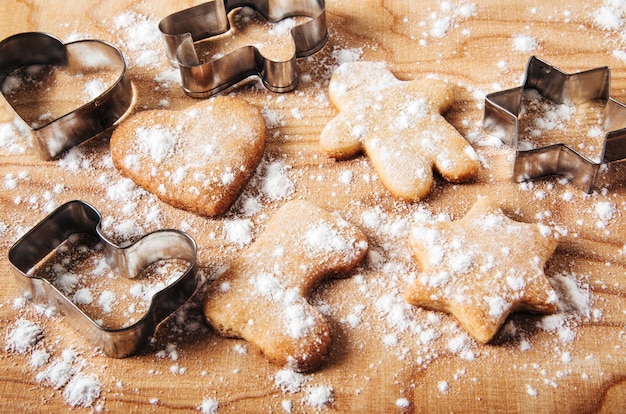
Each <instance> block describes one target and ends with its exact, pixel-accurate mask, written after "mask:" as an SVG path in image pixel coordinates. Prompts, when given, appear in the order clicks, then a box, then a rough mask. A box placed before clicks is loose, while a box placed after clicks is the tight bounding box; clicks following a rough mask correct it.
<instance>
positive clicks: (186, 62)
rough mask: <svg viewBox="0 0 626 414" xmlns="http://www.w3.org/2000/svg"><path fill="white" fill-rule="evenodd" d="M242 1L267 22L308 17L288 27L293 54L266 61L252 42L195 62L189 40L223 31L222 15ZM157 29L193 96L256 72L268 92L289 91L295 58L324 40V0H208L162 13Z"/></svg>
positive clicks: (293, 85)
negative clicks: (215, 56) (216, 56)
mask: <svg viewBox="0 0 626 414" xmlns="http://www.w3.org/2000/svg"><path fill="white" fill-rule="evenodd" d="M243 6H249V7H252V8H253V9H254V10H256V11H257V12H259V13H260V14H261V15H262V16H263V18H265V19H266V20H267V21H269V22H278V21H280V20H283V19H285V18H288V17H295V16H305V17H310V20H308V21H307V22H305V23H303V24H300V25H297V26H296V27H294V28H293V29H291V35H292V38H293V42H294V44H295V53H294V55H293V56H292V57H291V58H290V59H288V60H286V61H275V60H271V59H268V58H266V57H264V56H263V54H262V53H261V52H260V51H259V50H258V49H257V48H256V47H254V46H245V47H242V48H239V49H236V50H235V51H233V52H232V53H229V54H227V55H225V56H222V57H220V58H217V59H214V60H210V61H208V62H205V63H201V62H200V59H199V58H198V54H197V52H196V49H195V46H194V42H197V41H200V40H205V39H208V38H210V37H212V36H216V35H219V34H222V33H226V32H228V31H229V30H230V25H229V22H228V14H229V13H230V12H231V11H232V10H234V9H236V8H239V7H243ZM159 29H160V30H161V33H162V34H163V37H164V40H165V46H166V54H167V57H168V59H169V60H170V63H172V65H174V66H178V68H179V69H180V74H181V78H182V83H183V89H184V91H185V93H186V94H187V95H189V96H191V97H194V98H206V97H209V96H211V95H214V94H216V93H218V92H221V91H223V90H224V89H227V88H229V87H231V86H233V85H235V84H237V83H238V82H240V81H242V80H244V79H246V78H247V77H249V76H253V75H258V76H259V77H260V78H261V80H262V81H263V84H264V85H265V87H266V88H267V89H268V90H270V91H272V92H289V91H292V90H293V89H295V88H296V86H297V84H298V80H299V74H298V67H297V65H296V59H297V58H300V57H305V56H309V55H312V54H313V53H315V52H317V51H319V50H320V49H321V48H322V47H323V46H324V45H325V44H326V40H327V39H328V31H327V28H326V12H325V2H324V0H295V1H281V0H248V1H238V0H213V1H209V2H206V3H202V4H199V5H197V6H194V7H191V8H188V9H185V10H182V11H179V12H176V13H173V14H171V15H169V16H167V17H165V18H164V19H162V20H161V21H160V22H159Z"/></svg>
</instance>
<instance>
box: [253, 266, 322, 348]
mask: <svg viewBox="0 0 626 414" xmlns="http://www.w3.org/2000/svg"><path fill="white" fill-rule="evenodd" d="M249 283H250V284H251V285H252V286H253V288H254V291H253V294H254V295H260V296H263V297H265V298H267V299H269V300H271V301H273V302H278V303H280V304H281V305H282V307H281V308H282V310H283V313H282V316H283V318H284V324H285V331H286V332H287V334H288V335H289V336H291V337H292V338H301V337H303V336H304V335H305V334H306V333H307V332H308V331H309V330H310V329H311V328H312V327H314V326H315V317H314V316H313V315H312V314H311V312H309V310H308V308H307V306H306V303H305V302H306V300H305V299H303V298H302V297H301V296H300V294H299V293H298V289H297V288H293V289H287V288H285V287H284V286H283V285H282V284H281V283H280V281H279V280H278V279H277V278H276V277H275V276H274V275H272V274H270V273H264V272H262V273H260V274H259V275H257V276H256V277H254V278H252V279H251V280H250V281H249Z"/></svg>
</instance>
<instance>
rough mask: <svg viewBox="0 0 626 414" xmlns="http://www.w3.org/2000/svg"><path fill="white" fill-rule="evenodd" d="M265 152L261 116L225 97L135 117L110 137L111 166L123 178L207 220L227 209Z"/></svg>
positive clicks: (149, 112)
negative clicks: (184, 107) (183, 108)
mask: <svg viewBox="0 0 626 414" xmlns="http://www.w3.org/2000/svg"><path fill="white" fill-rule="evenodd" d="M264 148H265V123H264V121H263V117H262V116H261V113H260V111H259V110H258V109H257V108H256V107H254V106H252V105H250V104H248V103H247V102H245V101H243V100H241V99H238V98H233V97H226V96H220V97H216V98H212V99H208V100H203V101H200V102H199V103H197V104H195V105H193V106H191V107H189V108H187V109H185V110H181V111H171V110H151V111H144V112H140V113H137V114H135V115H133V116H132V117H130V118H129V119H127V120H125V121H124V122H122V123H121V124H120V125H119V126H118V127H117V129H116V130H115V131H114V132H113V136H112V137H111V154H112V157H113V162H114V164H115V166H116V167H117V168H118V169H119V170H120V171H121V172H122V174H123V175H125V176H127V177H130V178H131V179H132V180H133V181H134V182H135V183H136V184H137V185H140V186H141V187H143V188H145V189H146V190H148V191H150V192H152V193H154V194H155V195H156V196H157V197H159V198H160V199H161V200H163V201H164V202H166V203H169V204H171V205H173V206H175V207H179V208H182V209H185V210H189V211H192V212H195V213H198V214H201V215H204V216H217V215H220V214H222V213H224V212H225V211H226V210H228V208H229V206H230V205H231V204H232V203H233V202H234V201H235V199H236V198H237V197H238V196H239V194H240V192H241V190H242V189H243V187H244V186H245V184H246V183H247V182H248V180H249V179H250V178H251V177H252V175H253V174H254V172H255V170H256V167H257V165H258V164H259V162H260V161H261V158H262V156H263V151H264Z"/></svg>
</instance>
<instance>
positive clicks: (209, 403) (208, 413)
mask: <svg viewBox="0 0 626 414" xmlns="http://www.w3.org/2000/svg"><path fill="white" fill-rule="evenodd" d="M218 408H219V402H218V401H217V399H215V398H205V399H203V400H202V403H201V404H200V405H199V406H198V411H200V412H201V413H202V414H215V413H217V409H218Z"/></svg>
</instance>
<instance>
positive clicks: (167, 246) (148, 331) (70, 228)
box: [9, 200, 197, 358]
mask: <svg viewBox="0 0 626 414" xmlns="http://www.w3.org/2000/svg"><path fill="white" fill-rule="evenodd" d="M100 222H101V216H100V214H99V213H98V211H97V210H96V209H94V208H93V207H92V206H90V205H89V204H87V203H85V202H83V201H79V200H74V201H70V202H68V203H66V204H64V205H62V206H60V207H59V208H57V209H56V210H55V211H53V212H52V213H50V214H49V215H48V216H47V217H46V218H45V219H44V220H42V221H41V222H39V223H38V224H37V225H35V226H34V227H33V228H32V229H31V230H30V231H29V232H28V233H26V234H25V235H24V236H22V238H20V239H19V240H18V241H17V242H16V243H15V244H14V245H13V246H12V247H11V249H10V250H9V261H10V263H11V266H12V271H13V275H14V276H15V280H16V282H17V285H18V288H19V289H20V291H21V292H24V293H25V294H26V295H27V297H29V298H31V299H32V301H33V302H35V303H41V304H47V305H51V306H54V307H55V308H56V309H57V310H58V311H60V312H61V313H62V314H64V315H66V317H68V318H69V321H70V323H71V324H72V325H73V327H74V328H76V330H77V331H79V332H80V333H82V334H83V336H84V337H85V338H87V339H88V340H89V341H91V342H92V343H93V344H94V345H95V346H96V347H97V348H99V349H102V351H103V352H104V353H105V354H106V355H108V356H110V357H114V358H124V357H127V356H130V355H132V354H134V353H136V352H137V350H138V349H139V348H140V346H142V345H144V344H146V343H147V342H148V341H149V339H150V338H151V336H152V335H153V334H154V331H155V329H156V327H157V325H158V324H159V323H160V322H162V321H163V320H164V319H165V318H167V317H168V316H169V315H170V314H171V313H172V312H174V311H175V310H176V309H178V308H179V307H180V306H181V305H183V304H184V303H185V302H186V301H187V300H188V299H189V298H190V297H191V295H192V294H193V293H194V291H195V289H196V286H197V277H196V250H197V249H196V244H195V242H194V241H193V239H192V238H191V237H190V236H188V235H187V234H186V233H183V232H181V231H177V230H158V231H155V232H152V233H149V234H147V235H145V236H144V237H143V238H141V239H140V240H139V241H137V242H136V243H134V244H131V245H129V246H127V247H123V248H122V247H119V246H117V245H115V244H114V243H112V242H111V241H109V240H108V239H107V238H106V237H105V236H104V235H103V234H102V233H101V230H100ZM74 234H88V235H90V236H93V237H96V238H97V239H98V240H99V241H101V242H102V243H103V245H104V252H105V255H106V258H107V262H109V264H110V265H111V266H112V267H113V268H114V269H116V270H117V271H118V272H119V273H120V274H121V275H123V276H125V277H129V278H135V277H137V276H138V275H139V274H140V273H141V272H142V270H144V269H145V268H146V267H147V266H149V265H150V264H152V263H155V262H157V261H159V260H164V259H182V260H184V261H185V262H186V263H187V267H186V270H185V271H184V272H183V273H182V274H181V275H180V276H179V277H178V278H177V279H175V280H174V281H173V282H172V283H170V284H168V285H167V287H165V288H164V289H163V290H161V291H159V292H157V293H156V294H155V295H154V296H153V298H152V300H151V303H150V307H149V308H148V310H147V311H146V313H145V315H144V316H143V317H142V318H141V319H139V320H138V321H136V322H135V323H133V324H131V325H129V326H126V327H123V328H120V329H107V328H104V327H102V326H100V325H99V324H98V323H96V321H94V320H93V319H92V318H91V317H89V316H88V315H87V314H86V313H85V312H83V311H82V310H81V309H80V308H79V307H78V306H76V304H74V303H73V302H72V300H71V299H70V298H69V297H67V296H66V295H65V294H63V293H62V292H61V291H60V290H59V289H58V288H57V287H55V286H54V285H53V283H52V282H51V281H50V280H48V279H45V278H43V277H38V276H36V275H34V274H33V271H34V270H35V269H36V266H37V265H38V264H40V263H42V262H43V261H44V260H45V259H46V257H48V256H49V255H50V254H52V253H54V251H55V250H56V249H57V248H59V247H61V246H63V245H64V243H65V242H66V241H67V240H68V238H69V237H70V236H71V235H74Z"/></svg>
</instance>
